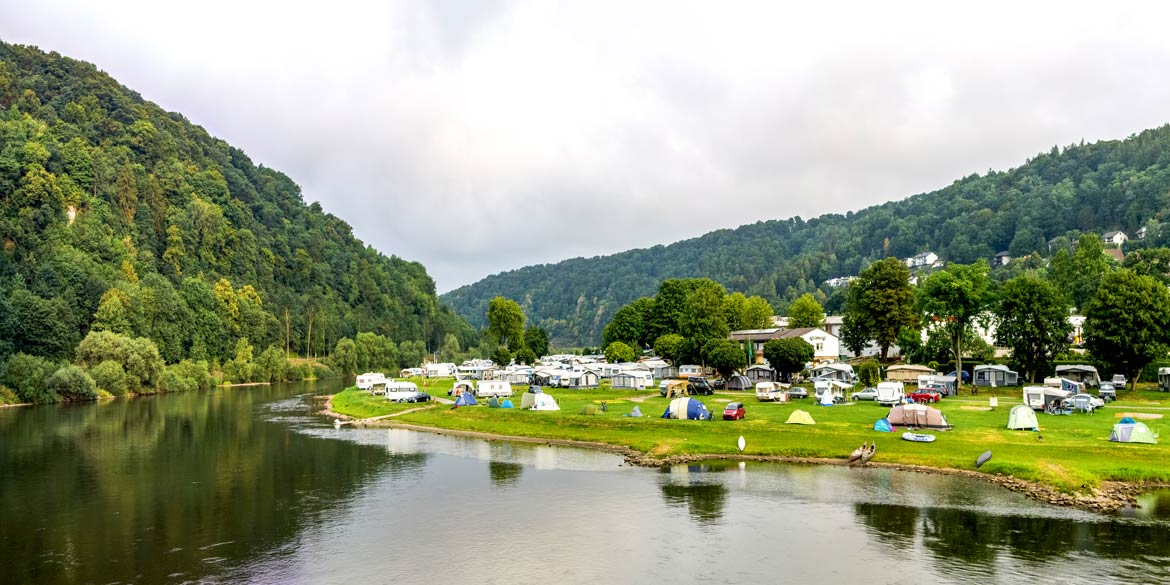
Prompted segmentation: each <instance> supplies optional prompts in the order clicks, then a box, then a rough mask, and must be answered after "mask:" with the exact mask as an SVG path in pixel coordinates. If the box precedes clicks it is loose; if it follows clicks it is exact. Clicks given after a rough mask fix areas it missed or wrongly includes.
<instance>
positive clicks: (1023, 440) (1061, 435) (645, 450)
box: [332, 380, 1170, 493]
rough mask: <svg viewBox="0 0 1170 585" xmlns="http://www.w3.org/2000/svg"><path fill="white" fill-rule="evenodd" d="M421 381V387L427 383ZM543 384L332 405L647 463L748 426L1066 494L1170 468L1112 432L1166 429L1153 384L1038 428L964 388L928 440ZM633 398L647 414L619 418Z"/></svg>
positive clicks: (1157, 449) (705, 449)
mask: <svg viewBox="0 0 1170 585" xmlns="http://www.w3.org/2000/svg"><path fill="white" fill-rule="evenodd" d="M416 383H418V385H419V387H420V388H423V387H424V386H423V384H422V381H421V380H416ZM427 384H428V385H427V387H426V390H427V391H429V392H430V393H431V394H432V395H434V396H439V397H443V396H446V388H448V387H450V385H451V384H452V381H451V380H446V381H442V380H439V381H436V380H429V381H428V383H427ZM526 390H527V387H526V386H517V387H516V391H517V392H524V391H526ZM545 392H546V393H548V394H550V395H552V396H553V397H554V398H555V399H556V401H557V403H558V404H559V405H560V410H558V411H549V412H541V411H528V410H523V409H520V408H515V409H489V408H487V407H486V405H480V406H474V407H460V408H455V409H453V408H452V407H451V405H450V404H432V405H430V406H425V407H423V408H421V409H419V408H417V405H400V404H393V403H386V401H385V399H382V398H379V397H376V396H370V395H369V394H368V393H364V392H360V391H358V390H356V389H355V388H354V389H350V390H346V391H345V392H342V393H340V394H338V395H336V396H335V397H334V398H333V401H332V408H333V410H334V411H335V412H336V413H338V414H343V415H348V416H353V417H358V418H367V417H370V416H376V415H383V414H392V413H403V414H400V415H398V416H395V417H393V418H391V419H388V420H384V421H379V422H380V423H381V424H387V425H392V424H409V425H415V426H424V427H431V428H435V429H445V430H453V431H467V432H475V433H485V434H490V435H497V436H502V437H510V436H514V437H530V438H541V439H549V440H572V441H586V442H596V443H604V444H607V445H612V446H614V447H618V448H627V449H630V450H633V451H636V452H638V453H641V454H644V456H645V457H646V458H647V461H649V462H653V461H656V460H661V461H663V462H669V461H671V460H672V459H671V458H676V459H678V458H681V459H696V458H701V457H703V456H710V457H711V458H721V457H736V456H740V454H739V450H738V447H737V445H736V443H737V439H738V437H739V436H741V435H742V436H744V437H745V438H746V443H747V446H746V449H745V450H744V452H743V454H742V456H744V457H751V458H773V459H778V460H798V459H812V460H840V461H841V462H844V461H845V460H846V458H847V457H848V455H849V453H850V452H851V451H852V450H853V449H855V448H856V447H857V445H859V444H862V443H863V442H865V441H871V442H872V441H876V442H878V444H879V445H880V450H879V452H878V455H877V457H876V458H875V459H874V463H875V464H898V465H907V466H923V467H928V468H936V469H959V470H972V471H973V470H974V469H975V459H976V457H977V456H978V455H979V454H980V453H983V452H984V451H987V450H992V451H994V454H995V457H994V458H993V459H992V460H991V461H989V462H988V463H987V464H986V465H984V466H982V468H980V469H979V471H980V472H981V473H985V474H989V475H991V476H1005V477H1006V476H1011V477H1014V478H1018V479H1021V480H1025V481H1029V482H1035V483H1038V484H1041V485H1044V486H1048V487H1051V488H1054V489H1056V490H1058V491H1062V492H1066V493H1075V492H1084V491H1087V490H1091V489H1092V488H1095V487H1098V486H1101V485H1102V482H1107V481H1115V482H1149V483H1160V484H1166V483H1170V466H1167V465H1165V461H1166V459H1167V456H1170V447H1167V445H1166V444H1163V443H1159V444H1152V445H1151V444H1123V443H1116V442H1110V440H1109V439H1110V435H1111V433H1112V431H1113V430H1114V425H1115V424H1117V423H1118V422H1119V421H1120V420H1121V416H1120V415H1121V414H1123V413H1124V414H1126V415H1130V416H1138V417H1141V418H1142V419H1144V422H1145V424H1147V425H1148V426H1149V428H1150V429H1152V431H1153V432H1154V433H1157V432H1159V431H1160V430H1162V429H1163V428H1164V427H1163V423H1162V421H1163V419H1162V418H1161V416H1162V414H1163V413H1164V412H1170V395H1168V394H1166V393H1159V392H1156V391H1153V389H1152V387H1150V389H1144V390H1139V391H1127V392H1124V393H1122V395H1121V396H1119V399H1118V401H1117V402H1114V403H1110V405H1109V407H1108V408H1105V409H1102V410H1099V411H1098V412H1096V413H1095V414H1072V415H1048V414H1045V413H1042V412H1037V413H1036V417H1037V419H1038V423H1039V426H1040V430H1039V432H1035V431H1021V430H1009V429H1008V422H1009V417H1010V413H1011V410H1012V407H1013V406H1016V405H1019V404H1020V401H1021V393H1020V390H1019V389H1018V388H1010V387H1009V388H996V389H989V388H982V389H980V392H979V394H978V395H974V396H972V395H970V393H969V390H965V391H964V393H963V394H962V395H960V396H956V397H949V398H946V399H944V400H943V401H941V402H939V403H938V404H934V405H932V406H934V407H937V408H938V410H939V411H941V413H942V414H943V415H945V418H946V422H947V423H948V424H949V425H951V426H952V427H953V428H951V429H950V430H931V429H923V430H918V431H916V432H922V433H929V434H933V435H936V436H937V440H936V441H935V442H933V443H930V444H925V445H924V444H912V443H909V442H906V441H902V440H900V435H901V433H902V432H903V431H905V430H907V428H905V427H902V426H899V425H894V431H895V432H893V433H881V432H878V431H875V430H874V423H875V421H877V420H878V419H881V418H883V417H885V416H886V415H887V414H888V413H889V412H890V409H889V408H886V407H882V406H880V405H878V404H876V403H874V402H870V401H866V402H855V403H846V404H840V405H835V406H819V405H818V404H816V403H815V401H814V400H812V399H804V400H795V401H792V402H788V403H783V402H775V403H771V402H768V403H765V402H756V401H754V400H747V418H746V419H745V420H738V421H723V420H702V421H700V420H675V419H663V418H661V417H662V415H663V413H664V411H665V410H666V409H667V408H668V406H669V404H670V402H671V400H670V399H667V398H662V397H660V396H659V394H658V392H657V391H656V390H655V389H652V390H650V391H639V390H628V389H618V390H615V389H611V388H609V387H608V386H607V385H605V384H603V385H602V386H601V387H600V388H597V389H559V388H546V389H545ZM749 395H750V393H749V392H743V391H728V390H723V391H719V392H716V393H715V394H714V395H712V396H699V397H694V399H695V400H699V401H701V402H702V403H704V404H705V405H707V407H708V409H709V410H710V411H711V412H715V413H719V412H722V410H723V407H724V405H726V404H727V403H728V402H732V401H743V400H745V398H746V397H747V396H749ZM990 397H995V398H996V399H997V402H998V407H997V408H995V409H992V408H990V407H989V406H988V405H989V398H990ZM517 398H518V396H517ZM602 402H605V403H606V405H607V407H608V409H607V410H608V412H605V413H599V414H595V415H582V414H580V413H581V412H582V411H583V410H584V409H585V407H586V406H587V405H594V406H598V405H600V404H601V403H602ZM635 406H638V407H639V410H640V411H641V413H642V414H643V416H642V417H628V416H623V415H624V414H627V413H629V412H630V410H631V409H633V408H634V407H635ZM412 407H414V408H412ZM407 410H409V412H406V411H407ZM796 410H803V411H806V412H808V413H809V414H810V416H811V418H812V419H814V421H815V424H811V425H808V424H785V423H786V421H788V419H789V417H790V416H791V415H792V413H793V412H794V411H796ZM595 412H596V411H595ZM714 418H716V419H718V418H719V417H718V416H716V417H714Z"/></svg>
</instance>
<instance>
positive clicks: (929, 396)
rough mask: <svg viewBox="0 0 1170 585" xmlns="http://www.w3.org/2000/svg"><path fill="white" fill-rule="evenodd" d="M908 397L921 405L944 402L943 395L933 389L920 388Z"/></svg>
mask: <svg viewBox="0 0 1170 585" xmlns="http://www.w3.org/2000/svg"><path fill="white" fill-rule="evenodd" d="M906 397H907V398H909V399H910V400H913V401H914V402H917V403H919V404H924V403H927V402H931V403H933V402H938V401H939V400H942V393H941V392H939V391H938V390H934V389H932V388H919V389H917V390H915V391H913V392H911V393H909V394H907V395H906Z"/></svg>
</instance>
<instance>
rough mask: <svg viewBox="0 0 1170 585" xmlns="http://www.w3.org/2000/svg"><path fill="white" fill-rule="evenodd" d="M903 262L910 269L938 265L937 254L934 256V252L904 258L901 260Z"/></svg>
mask: <svg viewBox="0 0 1170 585" xmlns="http://www.w3.org/2000/svg"><path fill="white" fill-rule="evenodd" d="M903 262H905V263H906V267H907V268H910V269H914V268H930V267H932V266H934V265H936V264H938V254H935V253H934V252H923V253H921V254H918V255H916V256H912V257H910V258H906V259H905V260H903Z"/></svg>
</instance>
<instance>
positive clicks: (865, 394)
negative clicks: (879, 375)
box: [849, 388, 877, 402]
mask: <svg viewBox="0 0 1170 585" xmlns="http://www.w3.org/2000/svg"><path fill="white" fill-rule="evenodd" d="M849 398H850V400H853V401H854V402H857V401H858V400H877V388H866V389H865V390H862V391H861V392H854V393H853V394H852V395H851V396H850V397H849Z"/></svg>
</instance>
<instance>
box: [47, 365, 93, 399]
mask: <svg viewBox="0 0 1170 585" xmlns="http://www.w3.org/2000/svg"><path fill="white" fill-rule="evenodd" d="M47 384H48V386H49V390H51V391H53V392H55V393H56V394H57V395H58V396H61V397H63V398H66V399H69V400H96V399H97V385H96V384H94V382H93V378H91V377H89V374H87V373H85V370H83V369H81V368H79V367H77V366H74V365H68V366H64V367H62V368H60V369H58V370H57V371H56V372H53V375H52V376H49V380H48V382H47Z"/></svg>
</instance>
